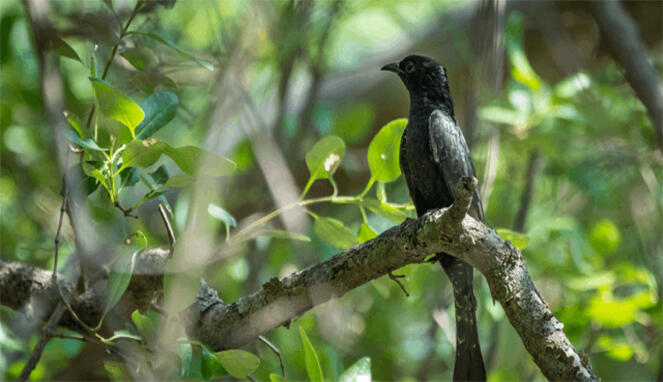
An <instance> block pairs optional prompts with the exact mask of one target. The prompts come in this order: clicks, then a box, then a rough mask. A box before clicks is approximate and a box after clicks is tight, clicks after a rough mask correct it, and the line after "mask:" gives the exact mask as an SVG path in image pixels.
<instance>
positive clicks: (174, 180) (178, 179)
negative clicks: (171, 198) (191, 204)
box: [163, 174, 193, 188]
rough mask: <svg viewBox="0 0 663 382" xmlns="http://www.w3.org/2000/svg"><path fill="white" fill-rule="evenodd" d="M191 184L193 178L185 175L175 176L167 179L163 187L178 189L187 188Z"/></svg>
mask: <svg viewBox="0 0 663 382" xmlns="http://www.w3.org/2000/svg"><path fill="white" fill-rule="evenodd" d="M191 183H193V177H192V176H189V175H187V174H177V175H175V176H172V177H170V178H168V180H167V181H166V183H164V185H163V187H164V188H166V187H178V188H185V187H189V186H190V185H191Z"/></svg>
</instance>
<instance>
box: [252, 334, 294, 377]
mask: <svg viewBox="0 0 663 382" xmlns="http://www.w3.org/2000/svg"><path fill="white" fill-rule="evenodd" d="M258 339H259V340H260V341H262V343H264V344H265V345H267V347H268V348H270V349H272V351H273V352H274V353H275V354H276V356H277V357H279V362H280V363H281V375H283V378H287V377H286V375H285V363H284V362H283V355H282V354H281V352H280V351H279V348H277V347H276V345H274V344H273V343H271V342H269V340H268V339H267V338H265V337H264V336H258Z"/></svg>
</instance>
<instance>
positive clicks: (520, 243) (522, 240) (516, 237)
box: [495, 228, 529, 251]
mask: <svg viewBox="0 0 663 382" xmlns="http://www.w3.org/2000/svg"><path fill="white" fill-rule="evenodd" d="M495 232H497V234H498V235H499V236H500V237H501V238H502V239H503V240H508V241H510V242H511V244H513V245H515V246H516V248H518V249H519V250H521V251H522V250H523V249H525V248H526V247H527V244H529V237H528V236H527V235H525V234H524V233H520V232H514V231H511V230H510V229H506V228H498V229H496V230H495Z"/></svg>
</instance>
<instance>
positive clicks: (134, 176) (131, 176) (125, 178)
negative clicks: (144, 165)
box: [120, 167, 140, 187]
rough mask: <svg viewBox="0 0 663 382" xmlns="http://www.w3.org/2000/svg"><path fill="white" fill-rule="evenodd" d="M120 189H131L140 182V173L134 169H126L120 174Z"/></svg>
mask: <svg viewBox="0 0 663 382" xmlns="http://www.w3.org/2000/svg"><path fill="white" fill-rule="evenodd" d="M120 179H121V184H122V187H132V186H134V185H135V184H136V183H138V181H139V180H140V171H139V170H138V169H137V168H136V167H127V168H126V169H124V171H122V172H121V173H120Z"/></svg>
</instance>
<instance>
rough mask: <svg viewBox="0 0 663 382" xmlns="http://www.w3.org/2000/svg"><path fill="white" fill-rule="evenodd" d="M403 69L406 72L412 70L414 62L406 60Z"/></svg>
mask: <svg viewBox="0 0 663 382" xmlns="http://www.w3.org/2000/svg"><path fill="white" fill-rule="evenodd" d="M405 71H406V72H408V73H412V72H414V64H413V63H411V62H408V63H407V64H405Z"/></svg>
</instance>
